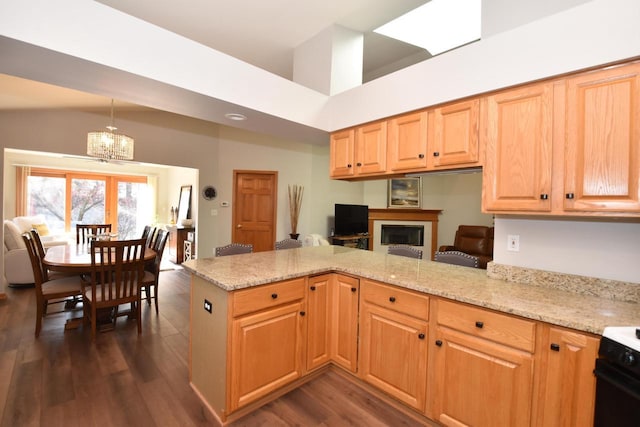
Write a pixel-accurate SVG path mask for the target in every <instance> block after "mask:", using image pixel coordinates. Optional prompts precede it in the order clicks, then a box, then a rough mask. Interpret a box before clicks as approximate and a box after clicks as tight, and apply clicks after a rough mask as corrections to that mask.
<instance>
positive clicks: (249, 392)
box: [227, 278, 306, 412]
mask: <svg viewBox="0 0 640 427" xmlns="http://www.w3.org/2000/svg"><path fill="white" fill-rule="evenodd" d="M305 285H306V278H300V279H294V280H289V281H285V282H280V283H276V284H272V285H265V286H260V287H256V288H250V289H247V290H241V291H237V292H234V293H233V295H232V301H231V307H232V316H233V320H232V321H231V323H230V337H231V339H230V352H229V356H230V357H229V359H228V363H229V381H228V383H227V387H228V392H227V395H228V401H227V407H228V409H229V412H232V411H234V410H236V409H238V408H240V407H242V406H245V405H247V404H248V403H251V402H253V401H255V400H257V399H259V398H261V397H264V396H266V395H268V394H269V393H271V392H273V391H275V390H276V389H278V388H280V387H282V386H284V385H286V384H288V383H290V382H292V381H294V380H296V379H298V378H301V377H302V376H303V374H304V372H305V369H304V351H305V348H306V342H305V338H306V336H305V333H304V318H305V317H304V316H305V314H306V313H305V310H306V309H305Z"/></svg>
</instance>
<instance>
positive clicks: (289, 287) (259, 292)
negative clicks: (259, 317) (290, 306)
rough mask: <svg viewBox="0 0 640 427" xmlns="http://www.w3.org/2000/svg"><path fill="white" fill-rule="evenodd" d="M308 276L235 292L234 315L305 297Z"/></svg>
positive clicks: (232, 309)
mask: <svg viewBox="0 0 640 427" xmlns="http://www.w3.org/2000/svg"><path fill="white" fill-rule="evenodd" d="M305 283H306V278H305V277H301V278H299V279H293V280H287V281H286V282H279V283H274V284H271V285H264V286H258V287H255V288H250V289H243V290H240V291H236V292H234V293H233V301H232V303H231V304H232V306H231V307H232V308H231V312H232V315H233V317H237V316H241V315H243V314H247V313H251V312H254V311H259V310H264V309H265V308H269V307H274V306H276V305H280V304H284V303H287V302H291V301H296V300H300V299H303V298H304V291H305Z"/></svg>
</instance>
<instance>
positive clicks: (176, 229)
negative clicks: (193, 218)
mask: <svg viewBox="0 0 640 427" xmlns="http://www.w3.org/2000/svg"><path fill="white" fill-rule="evenodd" d="M167 230H168V231H169V261H171V262H172V263H174V264H182V262H183V261H185V259H184V248H185V242H190V243H191V245H193V242H191V241H190V240H189V233H195V231H196V229H195V227H183V226H179V225H168V226H167ZM193 255H194V250H193V247H192V246H191V253H190V254H189V256H190V257H193Z"/></svg>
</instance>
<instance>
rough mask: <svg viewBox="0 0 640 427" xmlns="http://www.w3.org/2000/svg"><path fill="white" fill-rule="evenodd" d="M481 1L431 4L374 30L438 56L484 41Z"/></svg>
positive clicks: (437, 0) (442, 0)
mask: <svg viewBox="0 0 640 427" xmlns="http://www.w3.org/2000/svg"><path fill="white" fill-rule="evenodd" d="M481 3H482V2H481V0H431V1H430V2H429V3H427V4H424V5H422V6H420V7H418V8H416V9H414V10H412V11H411V12H408V13H405V14H404V15H402V16H401V17H399V18H397V19H394V20H393V21H390V22H388V23H386V24H384V25H382V26H381V27H378V28H376V29H375V30H373V31H374V32H376V33H378V34H382V35H384V36H387V37H391V38H394V39H396V40H400V41H403V42H405V43H409V44H412V45H414V46H418V47H421V48H423V49H426V50H428V51H429V53H430V54H431V55H437V54H439V53H442V52H446V51H447V50H451V49H453V48H456V47H458V46H462V45H464V44H467V43H469V42H472V41H475V40H478V39H480V29H481V12H482V5H481Z"/></svg>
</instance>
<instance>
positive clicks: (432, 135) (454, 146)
mask: <svg viewBox="0 0 640 427" xmlns="http://www.w3.org/2000/svg"><path fill="white" fill-rule="evenodd" d="M428 127H429V136H428V148H429V152H428V155H427V170H429V171H432V170H444V169H452V168H467V167H478V166H481V165H482V159H481V156H480V129H479V127H480V99H477V98H476V99H471V100H469V101H463V102H456V103H454V104H448V105H445V106H442V107H438V108H435V109H433V110H430V111H429V126H428Z"/></svg>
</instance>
